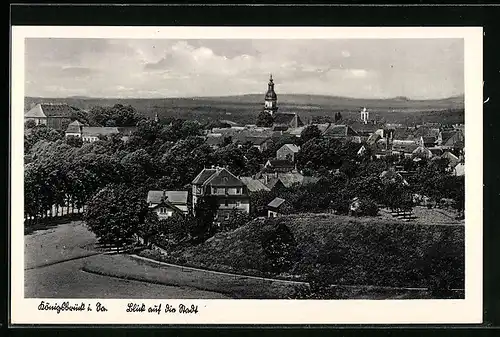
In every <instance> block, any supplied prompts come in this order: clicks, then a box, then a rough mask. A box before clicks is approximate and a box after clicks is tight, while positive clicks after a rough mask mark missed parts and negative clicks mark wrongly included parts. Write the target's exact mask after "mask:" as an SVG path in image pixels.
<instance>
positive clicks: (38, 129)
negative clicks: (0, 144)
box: [24, 124, 64, 154]
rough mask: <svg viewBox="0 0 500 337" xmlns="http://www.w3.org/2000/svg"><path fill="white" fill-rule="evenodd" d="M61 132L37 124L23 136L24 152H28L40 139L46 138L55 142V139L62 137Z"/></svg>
mask: <svg viewBox="0 0 500 337" xmlns="http://www.w3.org/2000/svg"><path fill="white" fill-rule="evenodd" d="M63 137H64V136H63V134H62V133H61V132H58V131H57V130H54V129H51V128H48V127H47V126H45V125H43V124H42V125H37V126H35V127H34V128H33V129H31V132H30V133H29V134H27V135H25V136H24V153H26V154H27V153H29V152H30V150H31V148H32V147H33V146H34V145H35V144H36V143H37V142H39V141H40V140H47V141H50V142H55V141H56V140H60V139H63Z"/></svg>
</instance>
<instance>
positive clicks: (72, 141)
mask: <svg viewBox="0 0 500 337" xmlns="http://www.w3.org/2000/svg"><path fill="white" fill-rule="evenodd" d="M66 144H68V145H70V146H72V147H81V146H82V145H83V140H82V139H81V138H80V137H76V136H68V137H66Z"/></svg>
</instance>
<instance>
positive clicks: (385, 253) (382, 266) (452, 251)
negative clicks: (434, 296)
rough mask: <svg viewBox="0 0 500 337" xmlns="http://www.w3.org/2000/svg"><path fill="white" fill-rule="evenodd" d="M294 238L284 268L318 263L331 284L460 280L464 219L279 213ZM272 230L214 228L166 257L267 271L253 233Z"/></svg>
mask: <svg viewBox="0 0 500 337" xmlns="http://www.w3.org/2000/svg"><path fill="white" fill-rule="evenodd" d="M279 221H282V222H284V223H286V224H287V225H288V227H289V228H290V230H291V231H292V233H293V235H294V238H295V241H296V242H297V250H298V253H299V254H298V256H299V257H298V258H297V260H296V261H295V263H294V264H293V267H292V268H291V270H290V272H289V273H288V274H281V275H273V276H274V277H282V278H288V279H297V280H298V279H304V277H305V276H306V275H307V274H308V273H310V272H315V271H316V272H317V271H319V272H320V273H322V277H325V278H328V280H329V282H330V283H332V284H339V285H347V286H349V285H363V286H377V287H423V288H427V287H429V286H431V285H432V284H433V283H434V282H436V281H444V282H446V283H447V284H448V285H449V287H450V288H452V289H463V288H464V277H465V274H464V250H465V244H464V226H462V225H456V226H440V225H422V224H407V223H400V222H398V221H396V220H392V221H391V220H389V219H384V218H382V217H379V218H356V219H354V218H351V217H344V216H335V215H326V214H325V215H314V214H305V215H298V216H287V217H282V218H280V220H279ZM269 230H271V225H268V224H265V223H264V222H263V221H262V220H257V221H253V222H251V223H250V224H248V225H246V226H243V227H241V228H239V229H237V230H235V231H232V232H228V233H220V234H217V235H216V236H215V237H213V238H211V239H209V240H208V241H206V242H205V243H203V244H200V245H198V246H194V247H184V248H181V249H175V248H173V249H171V251H170V252H169V255H168V258H167V259H168V260H169V261H171V262H177V263H180V264H187V265H192V266H198V267H202V268H208V269H214V270H221V271H226V272H235V273H243V274H247V275H266V276H271V275H269V274H266V273H263V270H265V265H266V263H267V262H266V260H265V254H264V252H263V249H262V246H261V243H260V238H261V237H262V235H263V234H264V233H265V232H266V231H269Z"/></svg>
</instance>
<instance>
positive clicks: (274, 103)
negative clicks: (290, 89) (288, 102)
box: [264, 74, 278, 116]
mask: <svg viewBox="0 0 500 337" xmlns="http://www.w3.org/2000/svg"><path fill="white" fill-rule="evenodd" d="M267 87H268V88H267V93H266V97H265V99H264V111H265V112H267V113H269V114H270V115H271V116H272V115H274V114H275V113H276V111H278V96H277V95H276V93H275V92H274V82H273V75H272V74H271V75H269V83H268V85H267Z"/></svg>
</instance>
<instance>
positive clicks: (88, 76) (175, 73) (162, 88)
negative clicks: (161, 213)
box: [25, 38, 464, 100]
mask: <svg viewBox="0 0 500 337" xmlns="http://www.w3.org/2000/svg"><path fill="white" fill-rule="evenodd" d="M25 46H26V49H25V95H26V96H34V97H52V98H56V97H70V96H88V97H109V98H163V97H193V96H229V95H242V94H255V93H256V94H264V93H265V92H266V91H267V82H268V79H269V74H270V73H272V74H273V79H274V82H275V85H276V86H275V90H276V93H277V94H278V100H279V95H280V94H317V95H331V96H346V97H356V98H390V97H397V96H404V97H408V98H410V99H435V98H445V97H450V96H455V95H460V94H463V93H464V52H463V51H464V42H463V40H462V39H336V40H332V39H329V40H319V39H316V40H289V39H287V40H270V39H258V40H248V39H247V40H245V39H241V40H214V39H203V40H174V39H161V40H158V39H157V40H146V39H88V38H71V39H69V38H66V39H51V38H28V39H26V44H25Z"/></svg>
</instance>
